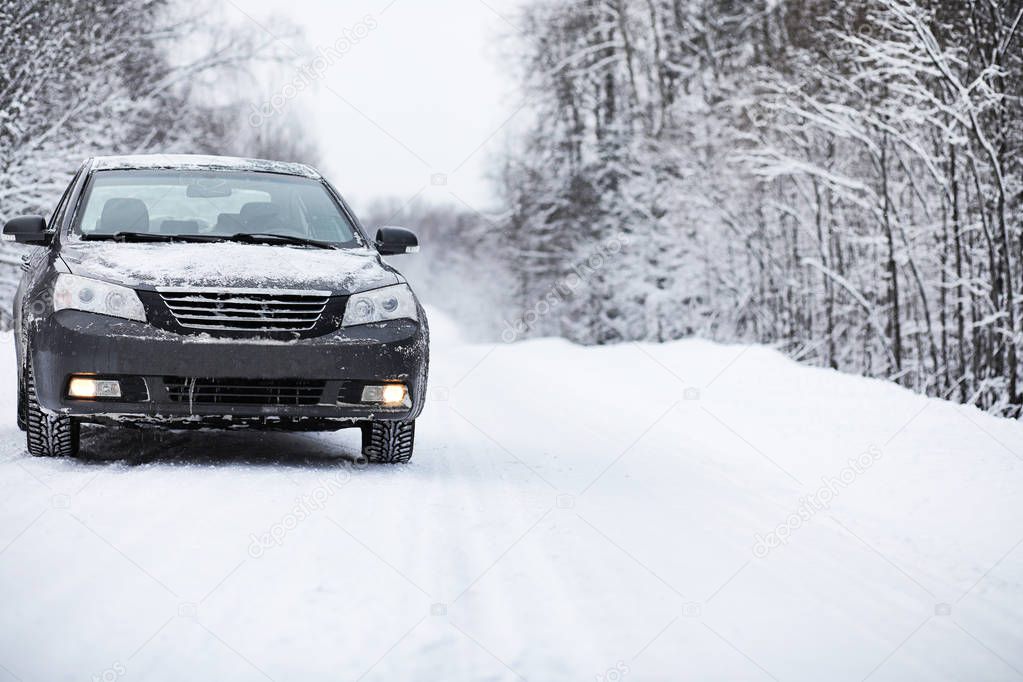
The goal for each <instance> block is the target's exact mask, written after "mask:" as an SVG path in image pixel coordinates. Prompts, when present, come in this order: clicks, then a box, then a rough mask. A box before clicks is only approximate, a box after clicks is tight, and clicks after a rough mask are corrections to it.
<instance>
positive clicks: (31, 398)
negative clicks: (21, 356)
mask: <svg viewBox="0 0 1023 682" xmlns="http://www.w3.org/2000/svg"><path fill="white" fill-rule="evenodd" d="M80 432H81V426H80V425H79V423H78V420H77V419H73V418H71V417H69V416H67V415H53V414H49V413H48V412H45V411H44V410H43V408H42V406H41V405H40V404H39V401H38V400H37V399H36V385H35V378H34V377H33V375H32V366H31V365H29V367H28V371H27V372H26V374H25V435H26V440H27V442H28V453H29V454H30V455H32V456H33V457H75V456H76V455H77V454H78V443H79V439H80Z"/></svg>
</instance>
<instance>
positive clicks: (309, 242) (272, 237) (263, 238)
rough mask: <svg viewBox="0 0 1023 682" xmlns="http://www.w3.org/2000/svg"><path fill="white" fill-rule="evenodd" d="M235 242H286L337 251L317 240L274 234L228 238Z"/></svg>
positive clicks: (334, 247) (331, 245)
mask: <svg viewBox="0 0 1023 682" xmlns="http://www.w3.org/2000/svg"><path fill="white" fill-rule="evenodd" d="M228 239H230V240H231V241H233V242H242V243H246V244H268V243H273V242H275V241H280V242H285V243H287V244H297V245H299V246H314V247H316V248H318V249H336V248H337V247H336V246H334V245H333V244H328V243H326V242H318V241H316V240H315V239H306V238H305V237H293V236H291V235H289V234H273V233H272V232H240V233H238V234H235V235H231V236H230V237H228Z"/></svg>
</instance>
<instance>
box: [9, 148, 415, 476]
mask: <svg viewBox="0 0 1023 682" xmlns="http://www.w3.org/2000/svg"><path fill="white" fill-rule="evenodd" d="M3 236H4V238H5V239H7V240H12V241H16V242H18V243H21V244H29V245H35V246H37V247H42V248H36V249H30V250H26V251H27V252H26V254H25V255H24V256H23V260H24V266H23V269H24V271H25V272H24V274H23V276H22V279H21V282H20V284H19V287H18V290H17V293H16V296H15V301H14V328H15V338H16V343H15V345H16V349H17V363H18V379H19V391H18V424H19V426H20V427H21V428H22V429H23V430H24V431H25V432H26V438H27V442H28V451H29V453H31V454H32V455H35V456H40V457H73V456H77V455H78V454H79V441H80V431H81V425H82V424H83V423H90V424H100V425H128V426H140V427H149V426H157V427H166V428H197V429H203V428H227V429H277V430H290V431H312V430H338V429H344V428H358V429H360V430H361V431H362V455H363V457H364V459H365V460H368V461H370V462H381V463H404V462H408V461H409V459H410V458H411V457H412V452H413V446H414V440H415V425H416V418H417V417H418V416H419V415H420V413H421V412H422V409H423V405H424V400H425V396H426V382H427V373H428V365H429V329H428V324H427V319H426V314H425V313H424V311H423V307H422V305H421V303H420V301H419V299H418V298H417V297H416V295H415V293H414V292H413V291H412V289H411V287H410V286H409V284H408V281H407V280H406V278H405V277H404V276H403V275H402V274H401V273H400V272H399V271H398V270H396V269H395V268H394V267H392V266H391V265H389V264H388V263H387V262H385V261H384V260H383V258H382V256H395V255H399V254H406V253H414V252H416V251H418V249H419V242H418V239H417V238H416V236H415V234H414V233H412V232H410V231H409V230H406V229H404V228H399V227H381V228H380V229H379V230H377V232H376V234H375V238H374V239H372V240H371V239H370V238H369V237H368V236H367V233H366V231H365V230H364V228H363V226H362V225H361V224H360V222H359V220H358V219H357V218H356V216H355V214H354V213H353V212H352V210H351V208H350V207H349V205H348V204H347V203H346V202H345V201H344V199H342V197H341V195H340V194H339V193H338V192H337V190H335V189H334V187H333V186H332V185H331V184H330V183H329V182H327V180H326V179H324V178H323V176H321V175H320V173H318V172H317V171H315V170H314V169H312V168H310V167H308V166H306V165H302V164H297V163H281V162H275V161H265V160H254V159H239V158H232V157H206V156H192V155H136V156H106V157H94V158H90V159H88V160H87V161H86V162H85V163H84V164H83V165H82V166H81V168H80V169H79V170H78V172H77V173H76V174H75V176H74V178H73V180H72V181H71V184H70V185H69V186H68V188H67V190H66V191H65V192H64V194H63V196H62V197H61V199H60V201H59V203H58V204H57V207H56V208H55V209H54V211H53V213H52V215H51V216H50V219H49V221H47V220H45V219H44V218H43V217H41V216H24V217H20V218H15V219H13V220H10V221H9V222H7V223H6V225H5V226H4V230H3Z"/></svg>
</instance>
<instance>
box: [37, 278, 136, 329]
mask: <svg viewBox="0 0 1023 682" xmlns="http://www.w3.org/2000/svg"><path fill="white" fill-rule="evenodd" d="M58 310H84V311H85V312H87V313H99V314H100V315H110V316H111V317H123V318H124V319H126V320H138V321H139V322H145V321H146V309H145V308H143V307H142V301H140V300H139V297H138V294H136V293H135V290H134V289H129V288H128V287H122V286H118V285H117V284H108V283H106V282H100V281H99V280H96V279H89V278H88V277H79V276H77V275H57V282H56V283H55V284H54V285H53V311H54V312H56V311H58Z"/></svg>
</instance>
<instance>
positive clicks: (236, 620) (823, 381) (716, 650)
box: [0, 314, 1023, 682]
mask: <svg viewBox="0 0 1023 682" xmlns="http://www.w3.org/2000/svg"><path fill="white" fill-rule="evenodd" d="M433 320H434V324H433V327H434V352H433V364H432V377H431V379H432V383H431V396H430V400H429V402H428V405H427V412H426V413H425V414H424V416H423V418H422V420H421V422H420V429H419V433H418V448H417V453H416V458H415V459H414V460H413V464H412V465H410V466H408V467H405V468H370V469H360V468H357V467H353V466H352V465H351V464H350V463H349V462H348V461H346V460H344V459H341V460H339V459H337V457H339V456H340V457H347V458H351V457H352V456H354V454H355V453H356V452H357V446H358V444H357V437H356V435H355V433H354V432H342V433H340V434H326V435H279V434H262V435H259V434H216V433H215V434H205V433H204V434H176V433H175V434H170V435H167V436H165V437H163V438H161V439H159V440H157V439H155V438H153V437H147V438H145V439H141V438H140V437H139V436H137V435H135V434H134V432H132V431H128V430H125V431H111V432H90V434H89V435H88V437H87V439H86V440H85V442H84V448H85V450H86V451H87V453H88V454H89V455H90V456H91V457H92V458H93V461H84V460H82V461H59V460H57V461H50V460H38V459H32V458H30V457H28V456H27V454H26V453H25V450H24V441H23V438H22V434H21V432H20V431H18V430H17V428H16V426H15V424H14V401H15V395H14V378H13V377H14V371H13V365H14V361H13V350H12V346H11V340H10V336H9V335H7V336H4V337H2V344H3V348H2V349H0V355H2V360H3V362H2V363H0V380H2V386H4V389H3V393H2V395H0V666H2V667H0V680H6V679H13V680H25V681H26V682H27V681H28V680H41V681H44V682H51V681H55V680H89V679H101V680H115V679H121V678H123V679H125V680H132V679H139V680H186V679H187V680H246V679H252V680H265V679H270V680H276V681H278V682H283V681H284V680H304V681H308V680H321V679H324V680H325V679H331V680H349V679H351V680H354V679H367V680H391V681H393V680H438V679H444V680H462V679H465V680H470V679H471V680H505V679H508V680H514V679H520V678H525V679H529V680H537V681H546V680H595V679H596V680H637V681H639V680H680V679H693V680H718V679H720V680H757V679H776V680H829V681H833V680H857V681H859V680H864V679H867V678H869V679H871V680H879V681H880V680H900V681H904V680H945V679H947V680H953V679H956V680H1009V679H1019V678H1021V677H1023V672H1021V671H1023V546H1021V542H1023V425H1021V424H1019V423H1014V422H1010V421H1006V420H998V419H994V418H992V417H990V416H987V415H985V414H983V413H981V412H979V411H976V410H973V409H968V408H962V407H958V406H955V405H952V404H950V403H944V402H940V401H935V400H927V399H924V398H922V397H919V396H916V395H913V394H911V393H909V392H907V391H904V390H902V389H899V388H897V387H895V386H892V385H888V384H885V383H882V382H879V381H872V380H866V379H860V378H856V377H850V376H844V375H841V374H837V373H834V372H830V371H825V370H820V369H812V368H806V367H800V366H798V365H795V364H793V363H791V362H789V361H788V360H786V359H784V358H782V357H781V356H780V355H778V354H776V353H775V352H773V351H770V350H766V349H763V348H759V347H749V348H747V347H742V346H721V345H716V344H711V343H708V342H703V341H685V342H679V343H673V344H667V345H662V346H656V345H628V344H627V345H621V346H617V347H604V348H579V347H576V346H572V345H570V344H569V343H567V342H564V341H557V340H537V341H528V342H524V343H518V344H513V345H501V346H498V347H491V346H474V345H467V344H464V343H462V342H460V341H459V339H458V336H457V333H456V332H455V331H454V329H453V328H452V327H451V325H450V324H448V323H445V322H444V320H443V319H442V318H441V317H440V316H439V315H438V314H435V315H434V317H433ZM96 460H99V461H96ZM850 460H852V461H851V462H850Z"/></svg>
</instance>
